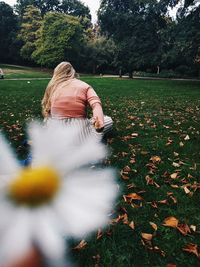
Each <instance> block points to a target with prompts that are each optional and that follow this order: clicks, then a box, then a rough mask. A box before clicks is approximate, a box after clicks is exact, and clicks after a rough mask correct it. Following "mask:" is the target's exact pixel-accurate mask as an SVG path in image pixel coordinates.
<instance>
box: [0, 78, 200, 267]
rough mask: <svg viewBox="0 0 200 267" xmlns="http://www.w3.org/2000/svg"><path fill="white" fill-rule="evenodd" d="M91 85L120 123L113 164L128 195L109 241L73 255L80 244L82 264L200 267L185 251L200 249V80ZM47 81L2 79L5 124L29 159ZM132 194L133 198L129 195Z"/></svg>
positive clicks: (105, 237) (107, 233)
mask: <svg viewBox="0 0 200 267" xmlns="http://www.w3.org/2000/svg"><path fill="white" fill-rule="evenodd" d="M83 80H84V81H86V82H88V83H89V84H91V85H92V86H93V87H94V88H95V90H96V91H97V93H98V94H99V96H100V97H101V99H102V102H103V106H104V111H105V114H107V115H110V116H111V117H112V118H113V120H114V123H115V129H114V133H113V136H112V137H111V138H109V140H108V141H109V144H110V145H109V147H110V149H111V151H112V155H111V157H110V158H109V160H108V161H107V164H108V165H111V166H112V167H114V168H116V169H117V172H118V178H117V182H118V184H119V185H120V188H121V189H120V191H121V192H120V195H119V198H118V201H117V203H116V207H115V211H113V215H112V219H116V220H112V223H111V224H110V225H109V227H108V228H106V229H102V235H101V232H99V233H100V234H99V235H98V238H97V233H94V234H92V235H91V236H90V237H88V238H86V240H85V241H86V242H87V244H86V245H85V246H84V248H82V249H80V250H77V249H76V250H74V249H73V248H74V247H75V246H76V245H77V244H78V243H79V242H80V240H75V241H74V240H72V241H71V242H70V253H71V254H72V259H73V261H75V262H76V266H81V267H86V266H87V267H92V266H95V267H100V266H101V267H115V266H116V267H134V266H135V267H139V266H153V267H161V266H163V267H164V266H167V264H170V263H171V264H172V263H173V264H176V266H180V267H182V266H184V267H191V266H192V267H196V266H200V262H199V259H198V258H197V256H196V255H195V254H191V253H188V252H186V251H183V248H184V247H185V246H186V245H187V244H189V243H192V244H197V245H198V249H199V251H200V196H199V189H200V152H199V146H200V126H199V125H200V82H192V81H190V82H188V81H187V82H186V81H169V80H168V81H164V80H162V81H152V80H150V81H148V80H120V79H113V78H92V77H84V78H83ZM47 83H48V80H41V81H37V80H34V81H30V83H27V81H9V80H1V81H0V101H1V106H0V125H1V128H2V129H3V130H4V132H5V133H6V135H7V137H8V138H9V141H10V142H11V143H12V144H13V145H14V146H15V147H16V148H17V152H18V155H19V157H21V158H22V157H24V156H25V154H26V151H25V149H24V147H23V146H22V141H23V140H24V138H25V136H24V133H25V124H26V122H27V121H28V120H30V119H31V118H40V101H41V98H42V96H43V93H44V90H45V87H46V85H47ZM155 156H157V157H155ZM131 193H133V194H132V200H131V198H130V197H126V196H127V195H129V194H131ZM170 216H174V217H175V218H176V219H178V220H179V230H178V229H176V228H172V227H167V226H164V225H163V223H164V219H166V218H167V217H170ZM150 222H151V224H150ZM152 222H153V223H154V224H152ZM80 223H81V222H80ZM191 225H192V227H191ZM133 226H134V227H133ZM187 226H188V227H190V228H189V232H188V231H187ZM133 228H134V229H133ZM192 229H193V230H192ZM181 231H182V233H181ZM142 233H147V234H150V235H147V236H146V235H144V234H143V237H147V238H148V239H149V240H147V239H145V238H143V239H142ZM95 264H96V265H95Z"/></svg>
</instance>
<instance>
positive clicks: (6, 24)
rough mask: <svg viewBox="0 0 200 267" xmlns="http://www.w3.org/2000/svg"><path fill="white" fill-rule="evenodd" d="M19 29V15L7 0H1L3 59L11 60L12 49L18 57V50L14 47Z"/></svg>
mask: <svg viewBox="0 0 200 267" xmlns="http://www.w3.org/2000/svg"><path fill="white" fill-rule="evenodd" d="M17 29H18V20H17V16H16V15H15V14H14V13H13V9H12V7H10V6H9V5H8V4H6V3H5V2H0V37H1V38H0V48H1V49H0V58H1V61H4V62H6V61H10V60H11V59H12V56H13V54H12V51H13V52H14V51H15V53H14V54H15V56H16V57H17V54H18V51H16V49H14V40H15V38H16V31H17Z"/></svg>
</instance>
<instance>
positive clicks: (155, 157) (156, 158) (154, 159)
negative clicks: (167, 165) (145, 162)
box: [150, 156, 161, 163]
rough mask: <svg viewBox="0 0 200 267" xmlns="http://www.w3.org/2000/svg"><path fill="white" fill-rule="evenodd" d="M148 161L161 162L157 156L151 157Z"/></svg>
mask: <svg viewBox="0 0 200 267" xmlns="http://www.w3.org/2000/svg"><path fill="white" fill-rule="evenodd" d="M150 160H151V161H153V163H159V162H161V158H160V157H159V156H152V157H151V158H150Z"/></svg>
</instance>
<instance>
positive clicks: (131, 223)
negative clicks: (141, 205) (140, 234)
mask: <svg viewBox="0 0 200 267" xmlns="http://www.w3.org/2000/svg"><path fill="white" fill-rule="evenodd" d="M128 226H129V227H130V228H131V229H133V230H134V229H135V224H134V222H133V221H131V222H130V223H129V225H128Z"/></svg>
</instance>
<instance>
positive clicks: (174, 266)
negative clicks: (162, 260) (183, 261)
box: [167, 263, 176, 267]
mask: <svg viewBox="0 0 200 267" xmlns="http://www.w3.org/2000/svg"><path fill="white" fill-rule="evenodd" d="M167 267H176V264H175V263H168V264H167Z"/></svg>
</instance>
